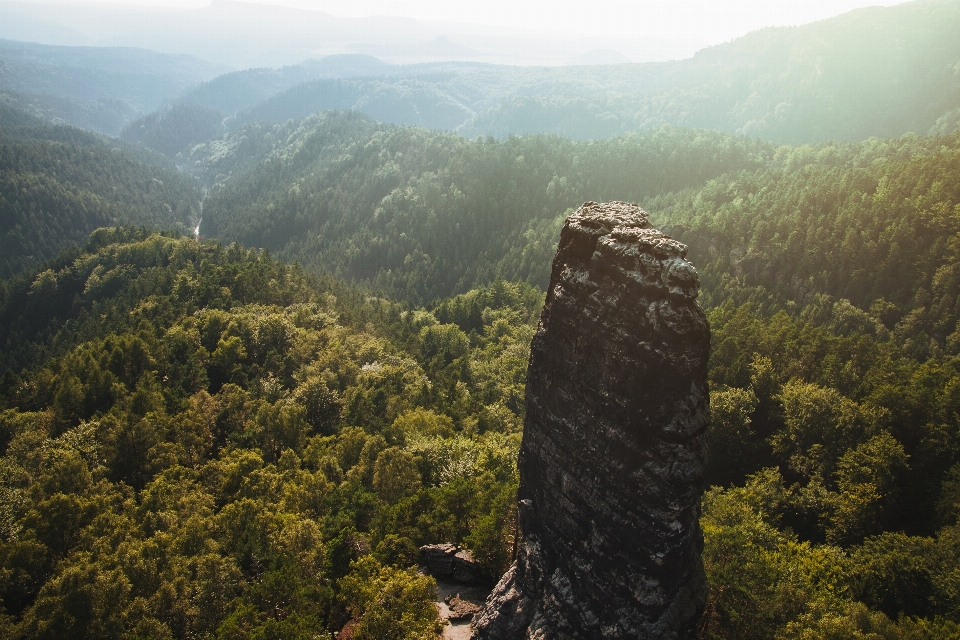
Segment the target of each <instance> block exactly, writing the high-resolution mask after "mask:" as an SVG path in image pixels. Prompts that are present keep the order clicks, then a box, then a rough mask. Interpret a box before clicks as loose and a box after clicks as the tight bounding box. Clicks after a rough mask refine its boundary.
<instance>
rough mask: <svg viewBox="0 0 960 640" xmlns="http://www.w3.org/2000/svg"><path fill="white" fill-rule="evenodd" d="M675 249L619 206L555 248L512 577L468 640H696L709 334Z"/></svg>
mask: <svg viewBox="0 0 960 640" xmlns="http://www.w3.org/2000/svg"><path fill="white" fill-rule="evenodd" d="M685 255H686V247H685V246H684V245H682V244H680V243H679V242H677V241H675V240H673V239H671V238H670V237H668V236H666V235H664V234H662V233H660V232H659V231H657V230H656V229H654V228H652V227H651V225H650V224H649V222H648V220H647V215H646V213H645V212H644V211H643V210H642V209H640V208H639V207H637V206H635V205H630V204H626V203H622V202H611V203H606V204H596V203H593V202H588V203H586V204H584V205H583V206H582V207H581V208H580V209H579V210H577V212H576V213H574V214H573V215H572V216H570V217H569V218H568V219H567V221H566V224H565V225H564V227H563V231H562V233H561V236H560V246H559V249H558V251H557V256H556V258H555V259H554V262H553V272H552V274H551V277H550V288H549V290H548V291H547V298H546V303H545V305H544V309H543V313H542V315H541V317H540V326H539V328H538V330H537V333H536V336H535V337H534V339H533V343H532V346H531V354H530V364H529V369H528V375H527V391H526V407H527V411H526V421H525V423H524V432H523V443H522V445H521V448H520V459H519V467H520V491H519V500H520V505H519V506H520V523H521V529H522V531H523V539H522V541H521V544H520V547H519V552H518V557H517V561H516V562H515V563H514V564H513V566H512V567H511V568H510V570H509V571H508V572H507V573H506V575H504V576H503V578H502V579H501V580H500V582H499V584H498V585H497V587H496V588H495V589H494V591H493V593H491V595H490V597H489V598H488V599H487V602H486V605H485V607H484V609H483V611H481V612H480V614H478V615H477V616H476V617H475V618H474V622H473V638H476V639H478V640H479V639H484V640H486V639H490V640H513V639H520V638H543V639H548V638H558V639H559V638H657V639H660V640H664V639H669V638H694V637H695V636H696V626H697V621H698V619H699V616H700V613H701V611H702V610H703V607H704V604H705V602H706V593H707V584H706V578H705V576H704V572H703V565H702V562H701V559H700V552H701V550H702V548H703V536H702V533H701V531H700V527H699V523H698V518H699V515H700V496H701V494H702V492H703V478H704V469H705V466H706V449H705V446H706V445H705V442H706V436H705V429H706V425H707V419H708V395H707V356H708V354H709V349H710V329H709V326H708V324H707V320H706V316H705V315H704V313H703V310H702V309H701V308H700V306H699V305H698V304H697V302H696V296H697V289H698V286H699V282H698V279H697V273H696V271H695V270H694V268H693V266H691V265H690V263H689V262H687V261H686V260H685V259H684V256H685Z"/></svg>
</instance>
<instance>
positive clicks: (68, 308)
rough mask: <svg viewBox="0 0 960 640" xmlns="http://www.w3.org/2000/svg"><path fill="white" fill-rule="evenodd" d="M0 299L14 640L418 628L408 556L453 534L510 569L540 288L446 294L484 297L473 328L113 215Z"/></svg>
mask: <svg viewBox="0 0 960 640" xmlns="http://www.w3.org/2000/svg"><path fill="white" fill-rule="evenodd" d="M109 274H113V275H109ZM5 287H6V288H5V289H4V292H5V294H4V295H5V296H6V297H5V298H4V299H3V306H0V315H2V317H3V318H5V319H7V320H6V321H5V324H4V325H3V331H4V332H5V336H6V337H5V339H6V340H7V341H8V342H7V344H9V345H16V348H11V349H10V350H8V351H6V352H5V353H4V354H3V357H4V367H5V371H6V372H7V374H8V375H5V377H4V380H7V382H5V383H4V386H3V395H2V404H3V406H4V407H6V408H5V409H3V410H2V411H0V434H2V444H3V449H2V452H3V454H4V455H3V456H2V457H0V603H2V607H3V609H2V615H3V624H5V625H6V627H5V629H10V630H11V632H10V633H11V634H14V637H24V638H45V637H118V636H124V635H129V636H137V637H140V636H142V637H148V636H149V637H176V638H189V637H224V638H251V637H257V638H259V637H263V638H289V637H316V636H318V635H319V636H321V637H325V636H327V635H329V634H330V633H332V632H335V631H338V630H339V629H340V628H341V627H342V626H343V625H344V623H345V622H347V621H348V620H351V619H352V620H353V622H351V624H353V625H354V627H355V630H356V633H357V634H359V635H358V636H357V637H371V638H384V637H397V638H409V637H433V635H434V633H435V631H436V629H437V626H436V625H437V613H436V609H435V608H434V606H433V603H432V602H433V600H434V599H435V597H436V596H435V585H434V584H433V582H432V579H430V578H426V577H423V576H420V575H418V574H416V572H415V570H414V569H412V567H413V566H414V565H415V564H416V562H417V559H418V547H419V546H420V545H422V544H426V543H437V542H446V541H454V542H457V543H461V544H466V545H469V546H470V547H471V548H473V549H475V552H476V554H477V557H478V558H479V559H480V560H481V563H482V565H483V566H484V567H485V568H486V569H487V570H488V571H489V572H490V574H491V576H494V575H496V574H497V573H499V572H500V571H501V570H502V569H503V567H504V565H505V564H506V563H507V562H509V559H510V558H511V557H512V553H513V545H514V540H515V538H516V535H517V533H518V532H517V529H516V513H515V495H516V484H517V478H516V455H517V451H518V449H519V434H518V433H517V429H518V425H519V420H521V415H522V405H521V406H517V405H516V401H517V400H516V399H517V397H522V389H523V371H524V368H523V367H524V366H525V357H519V355H522V354H524V353H525V352H526V349H527V344H528V342H529V339H530V337H531V335H532V325H533V322H535V319H536V318H535V314H536V311H537V310H538V309H539V305H540V303H541V297H540V294H539V293H538V292H536V291H535V290H532V289H530V288H529V287H527V286H525V285H521V284H510V283H506V282H502V281H501V282H498V283H496V284H495V286H493V287H491V288H490V289H482V290H476V291H471V292H468V293H467V294H465V295H464V297H463V298H461V299H457V300H453V301H447V303H445V304H444V305H442V306H443V308H444V309H447V310H448V311H449V310H450V309H455V308H468V307H469V305H468V304H466V303H465V302H464V301H465V300H469V301H473V302H476V301H481V302H483V305H484V306H483V309H482V312H481V313H479V318H478V324H477V325H476V326H474V327H471V328H470V329H469V334H468V333H466V332H465V331H464V329H463V328H461V327H460V326H459V325H458V324H456V323H453V322H448V323H446V324H443V323H441V322H440V320H439V319H438V317H437V316H436V315H434V313H433V312H430V311H427V310H424V309H419V310H415V311H407V310H404V309H403V308H401V307H400V306H398V305H394V304H392V303H389V302H387V301H384V300H381V299H377V298H372V297H371V296H369V295H367V294H365V293H364V292H360V291H357V290H354V289H351V288H348V287H345V286H344V285H341V284H339V283H336V282H334V281H328V280H320V279H318V278H314V277H309V276H307V275H305V274H304V273H303V272H302V271H301V270H300V269H298V268H296V267H288V266H285V265H283V264H282V263H279V262H276V261H274V260H273V259H272V258H270V257H269V256H268V255H267V254H266V253H265V252H260V251H247V250H244V249H242V248H241V247H239V246H238V245H232V246H230V247H227V248H224V247H221V246H219V245H215V244H212V243H200V242H198V241H197V240H195V239H190V238H183V237H179V238H169V237H164V236H161V235H158V234H152V233H147V232H143V231H130V230H124V229H103V230H99V231H97V232H96V233H95V234H93V235H92V236H91V238H90V240H89V242H88V243H87V246H86V249H85V250H84V251H83V252H77V254H75V255H73V256H70V257H69V259H63V260H62V261H60V262H57V261H54V262H52V263H48V264H47V265H44V267H43V268H42V269H40V268H38V269H35V270H34V271H33V272H31V273H28V274H25V275H24V276H22V277H20V278H19V279H18V280H14V281H10V282H9V283H5ZM436 313H437V314H440V315H442V314H441V312H440V311H439V310H438V311H437V312H436ZM444 313H446V312H444ZM469 315H470V314H467V316H465V317H469ZM457 318H459V316H457ZM445 319H447V318H445ZM424 329H427V331H424ZM433 329H435V330H436V331H431V330H433ZM508 353H509V354H513V353H516V354H519V355H518V356H517V357H514V356H511V358H513V359H506V360H505V359H504V355H505V354H508ZM514 360H516V362H514ZM498 363H499V364H498ZM504 363H510V364H509V368H508V369H507V370H502V366H501V365H502V364H504ZM15 367H16V368H15ZM14 370H18V371H19V373H18V374H16V375H14V374H13V373H12V371H14ZM518 393H519V396H518ZM508 405H509V406H513V407H514V408H515V409H516V412H515V411H514V410H512V409H509V408H507V407H508ZM517 412H519V413H517ZM364 634H366V635H365V636H364Z"/></svg>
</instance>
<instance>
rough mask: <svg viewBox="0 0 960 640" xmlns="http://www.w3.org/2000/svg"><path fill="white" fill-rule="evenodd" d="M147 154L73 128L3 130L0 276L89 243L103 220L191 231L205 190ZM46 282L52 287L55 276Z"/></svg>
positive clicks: (0, 133) (0, 145)
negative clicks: (86, 242) (146, 155)
mask: <svg viewBox="0 0 960 640" xmlns="http://www.w3.org/2000/svg"><path fill="white" fill-rule="evenodd" d="M145 159H146V157H138V156H137V155H135V154H134V153H131V152H130V151H129V149H128V146H127V145H123V148H122V149H121V148H117V143H116V142H111V141H110V140H109V139H107V138H103V137H100V136H94V135H91V134H86V133H83V132H80V131H79V130H76V129H71V128H69V127H56V128H34V129H7V128H3V129H0V212H2V215H0V276H2V277H4V278H9V277H10V276H12V275H13V274H15V273H17V272H19V271H21V270H23V269H25V268H28V267H29V268H32V267H33V266H35V265H36V264H38V263H40V262H42V261H44V260H49V259H50V258H53V257H54V256H56V255H57V253H59V252H60V251H61V250H62V249H65V248H67V247H71V246H73V245H79V244H83V242H85V241H86V239H87V237H88V236H89V235H90V233H91V232H93V231H94V230H95V229H97V228H98V227H105V226H111V225H116V224H127V225H131V226H148V227H153V228H163V229H178V230H180V231H187V230H188V228H190V226H191V224H190V223H191V222H193V221H194V220H196V218H197V216H198V211H197V208H198V204H199V202H200V190H199V189H198V188H197V186H196V184H195V182H194V181H193V180H190V179H189V178H187V177H186V176H183V175H181V174H178V173H177V172H176V171H174V170H172V169H170V168H167V167H164V166H157V165H156V164H151V163H148V162H145V161H144V160H145ZM51 275H52V274H51ZM41 286H42V287H43V289H42V293H50V292H52V291H53V290H55V288H56V280H55V279H51V278H47V280H45V281H43V282H39V283H38V287H41ZM37 292H38V295H39V294H40V293H41V289H40V288H38V289H37Z"/></svg>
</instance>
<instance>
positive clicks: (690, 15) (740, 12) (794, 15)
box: [61, 0, 900, 44]
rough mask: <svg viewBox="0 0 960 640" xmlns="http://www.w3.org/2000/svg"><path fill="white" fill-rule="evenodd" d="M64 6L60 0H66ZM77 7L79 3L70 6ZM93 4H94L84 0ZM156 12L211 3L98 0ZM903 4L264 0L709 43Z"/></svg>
mask: <svg viewBox="0 0 960 640" xmlns="http://www.w3.org/2000/svg"><path fill="white" fill-rule="evenodd" d="M61 1H62V0H61ZM68 1H73V2H79V1H81V0H68ZM82 1H84V2H89V1H90V0H82ZM95 1H98V2H102V3H104V4H123V5H128V6H137V5H140V6H150V7H153V8H156V9H173V8H179V7H192V8H199V7H204V6H207V5H208V4H210V0H95ZM899 2H900V0H873V1H866V2H865V1H863V0H630V1H625V0H259V2H258V3H259V4H272V5H278V6H287V7H296V8H301V9H312V10H318V11H324V12H326V13H330V14H333V15H338V16H345V17H365V16H376V15H380V16H403V17H410V18H414V19H416V20H419V21H422V22H434V23H436V22H441V23H451V22H453V23H467V24H482V25H491V26H500V27H509V28H514V29H522V30H524V31H536V32H540V33H544V34H548V33H552V34H558V35H559V34H564V35H569V34H576V33H583V34H590V35H602V34H603V33H612V34H614V35H616V36H617V37H622V36H623V35H625V34H627V33H631V32H632V33H637V34H644V33H656V34H658V36H659V37H665V38H671V37H676V38H680V37H683V38H685V39H686V38H690V37H694V38H696V39H697V40H699V41H702V42H704V43H708V44H719V43H721V42H726V41H728V40H731V39H733V38H736V37H738V36H741V35H743V34H745V33H747V32H749V31H753V30H755V29H759V28H762V27H767V26H789V25H798V24H804V23H807V22H813V21H815V20H821V19H823V18H828V17H831V16H835V15H839V14H841V13H844V12H846V11H849V10H851V9H854V8H857V7H863V6H871V5H887V6H888V5H893V4H898V3H899Z"/></svg>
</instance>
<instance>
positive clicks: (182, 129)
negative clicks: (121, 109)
mask: <svg viewBox="0 0 960 640" xmlns="http://www.w3.org/2000/svg"><path fill="white" fill-rule="evenodd" d="M224 117H225V114H224V113H223V112H222V111H220V110H218V109H214V108H212V107H204V106H201V105H183V104H178V105H168V106H167V107H165V108H163V109H160V110H159V111H154V112H153V113H148V114H147V115H145V116H143V117H142V118H139V119H137V120H135V121H133V122H131V123H130V124H128V125H127V126H125V127H124V128H123V131H121V132H120V139H121V140H123V141H124V142H130V143H134V144H141V145H143V146H145V147H147V148H149V149H153V150H154V151H159V152H160V153H162V154H164V155H166V156H167V157H170V158H174V157H176V156H177V154H178V153H180V152H181V151H188V150H189V149H190V148H191V147H193V146H194V145H195V144H197V143H199V142H206V141H207V140H209V139H211V138H216V137H218V136H220V135H221V134H222V133H223V119H224Z"/></svg>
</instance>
